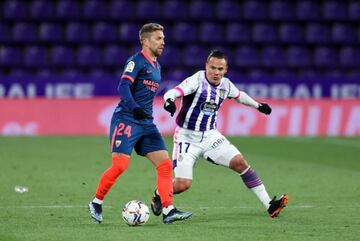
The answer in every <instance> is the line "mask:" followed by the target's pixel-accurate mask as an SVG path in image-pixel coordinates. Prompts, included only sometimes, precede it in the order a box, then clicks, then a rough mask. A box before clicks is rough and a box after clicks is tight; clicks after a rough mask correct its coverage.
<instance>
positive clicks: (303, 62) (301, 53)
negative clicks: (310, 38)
mask: <svg viewBox="0 0 360 241" xmlns="http://www.w3.org/2000/svg"><path fill="white" fill-rule="evenodd" d="M311 59H312V58H311V55H310V52H309V49H308V48H306V47H299V46H292V47H289V48H288V50H287V64H288V66H290V67H307V66H311V64H312V63H311Z"/></svg>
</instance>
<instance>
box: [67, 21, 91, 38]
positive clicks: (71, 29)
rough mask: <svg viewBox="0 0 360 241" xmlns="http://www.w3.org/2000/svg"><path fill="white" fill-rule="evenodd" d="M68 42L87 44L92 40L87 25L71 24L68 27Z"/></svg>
mask: <svg viewBox="0 0 360 241" xmlns="http://www.w3.org/2000/svg"><path fill="white" fill-rule="evenodd" d="M66 40H67V41H70V42H87V41H89V40H90V35H89V29H88V26H87V25H86V24H83V23H76V22H69V23H68V25H67V26H66Z"/></svg>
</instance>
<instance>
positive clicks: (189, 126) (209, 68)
mask: <svg viewBox="0 0 360 241" xmlns="http://www.w3.org/2000/svg"><path fill="white" fill-rule="evenodd" d="M227 64H228V63H227V57H226V55H225V54H224V53H222V52H220V51H217V50H214V51H212V52H211V53H210V55H209V56H208V58H207V61H206V66H205V69H206V70H205V71H198V72H197V73H195V74H194V75H192V76H190V77H188V78H186V79H185V80H184V81H183V82H182V83H180V84H179V85H178V86H176V87H175V88H174V89H171V90H169V91H168V92H166V93H165V95H164V100H165V104H164V108H165V110H166V111H168V112H170V113H171V116H173V115H174V113H175V111H176V105H175V99H176V98H181V108H180V111H179V113H178V115H177V118H176V123H177V125H178V126H177V128H176V130H175V134H174V150H173V166H174V172H175V180H174V183H173V184H174V193H175V194H176V193H181V192H184V191H186V190H187V189H189V188H190V187H191V184H192V179H193V166H194V164H195V162H196V160H197V159H198V158H200V157H203V158H204V159H206V160H208V161H209V162H211V163H215V164H217V165H222V166H226V167H228V168H230V169H232V170H234V171H235V172H237V173H238V174H239V175H240V177H241V178H242V180H243V182H244V184H245V185H246V187H247V188H249V189H250V190H252V191H253V192H254V193H255V195H256V196H257V198H258V199H259V200H260V201H261V203H262V204H263V205H264V206H265V208H266V210H267V212H268V213H269V215H270V217H276V216H277V215H278V214H279V213H280V211H281V210H282V209H283V208H284V207H285V206H286V204H287V203H288V195H287V194H284V195H282V196H281V197H280V198H279V199H277V198H276V196H275V197H274V198H273V199H270V197H269V194H268V193H267V191H266V189H265V186H264V184H263V183H262V181H261V179H260V178H259V177H258V176H257V174H256V172H255V171H254V170H253V169H252V168H251V167H250V166H249V164H248V162H247V161H246V160H245V159H244V156H243V155H242V154H241V153H240V151H239V150H238V149H237V148H236V147H235V146H234V145H232V144H231V143H230V142H229V141H228V139H227V138H226V137H225V136H223V135H222V134H221V133H220V132H219V131H218V130H217V129H216V120H217V116H218V109H219V108H220V107H221V105H222V103H223V101H224V100H225V99H227V98H228V99H234V100H235V101H236V102H238V103H241V104H245V105H248V106H251V107H253V108H256V109H258V110H259V111H260V112H261V113H264V114H266V115H269V114H270V113H271V108H270V106H269V105H268V104H266V103H258V102H256V101H255V100H254V99H252V98H251V97H250V96H249V95H247V94H246V93H245V92H243V91H239V90H238V89H237V88H236V87H235V85H234V84H233V83H232V82H231V81H230V80H229V79H228V78H226V77H224V75H225V73H226V72H227V69H228V65H227ZM151 208H152V210H153V212H154V214H155V215H160V213H161V203H160V199H159V196H158V192H157V191H155V193H154V196H153V200H152V205H151Z"/></svg>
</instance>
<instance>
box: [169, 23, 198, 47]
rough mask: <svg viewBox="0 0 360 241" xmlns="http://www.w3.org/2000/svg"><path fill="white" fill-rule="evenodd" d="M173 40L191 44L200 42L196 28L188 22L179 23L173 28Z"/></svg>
mask: <svg viewBox="0 0 360 241" xmlns="http://www.w3.org/2000/svg"><path fill="white" fill-rule="evenodd" d="M172 30H173V40H174V41H176V42H185V43H191V42H194V41H197V40H198V36H197V33H198V31H197V30H196V26H194V24H191V23H187V22H177V23H175V24H174V26H173V28H172Z"/></svg>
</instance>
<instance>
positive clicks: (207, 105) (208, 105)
mask: <svg viewBox="0 0 360 241" xmlns="http://www.w3.org/2000/svg"><path fill="white" fill-rule="evenodd" d="M218 108H219V107H218V105H217V104H216V103H215V101H214V100H210V101H209V102H204V103H202V104H201V105H200V110H201V112H203V113H204V115H213V114H215V112H216V111H217V110H218Z"/></svg>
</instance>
